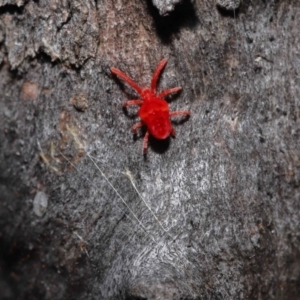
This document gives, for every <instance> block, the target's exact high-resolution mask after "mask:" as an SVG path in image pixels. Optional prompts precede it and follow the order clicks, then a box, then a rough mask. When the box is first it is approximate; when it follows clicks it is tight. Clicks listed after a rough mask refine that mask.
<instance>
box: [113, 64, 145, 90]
mask: <svg viewBox="0 0 300 300" xmlns="http://www.w3.org/2000/svg"><path fill="white" fill-rule="evenodd" d="M110 71H111V72H112V73H113V74H115V75H117V76H119V77H120V78H121V79H123V80H124V81H126V82H127V83H128V84H129V85H130V86H131V87H133V88H134V89H135V90H136V91H137V92H138V93H139V94H140V95H141V93H142V89H141V88H140V87H139V86H138V85H137V84H136V83H135V82H134V81H133V80H132V79H131V78H129V77H128V76H127V75H126V74H125V73H123V72H122V71H120V70H119V69H116V68H110Z"/></svg>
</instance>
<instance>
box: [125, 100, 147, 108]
mask: <svg viewBox="0 0 300 300" xmlns="http://www.w3.org/2000/svg"><path fill="white" fill-rule="evenodd" d="M141 104H143V100H129V101H126V102H125V103H123V107H126V106H130V105H141Z"/></svg>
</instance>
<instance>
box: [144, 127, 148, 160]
mask: <svg viewBox="0 0 300 300" xmlns="http://www.w3.org/2000/svg"><path fill="white" fill-rule="evenodd" d="M148 139H149V132H148V131H147V132H146V134H145V136H144V140H143V154H144V155H145V154H147V149H148Z"/></svg>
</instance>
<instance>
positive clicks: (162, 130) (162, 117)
mask: <svg viewBox="0 0 300 300" xmlns="http://www.w3.org/2000/svg"><path fill="white" fill-rule="evenodd" d="M138 115H139V117H140V118H141V119H142V121H143V122H144V123H145V124H146V125H147V128H148V131H149V133H150V134H151V135H152V136H153V137H155V138H157V139H160V140H162V139H165V138H167V137H168V136H169V135H170V133H171V130H172V125H171V122H170V118H169V106H168V103H167V102H166V101H164V100H162V99H160V98H152V99H151V100H146V101H145V102H144V103H143V105H142V106H141V108H140V109H139V111H138Z"/></svg>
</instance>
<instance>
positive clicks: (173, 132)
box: [171, 127, 176, 137]
mask: <svg viewBox="0 0 300 300" xmlns="http://www.w3.org/2000/svg"><path fill="white" fill-rule="evenodd" d="M171 135H172V137H175V136H176V131H175V129H174V128H173V127H172V130H171Z"/></svg>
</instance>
